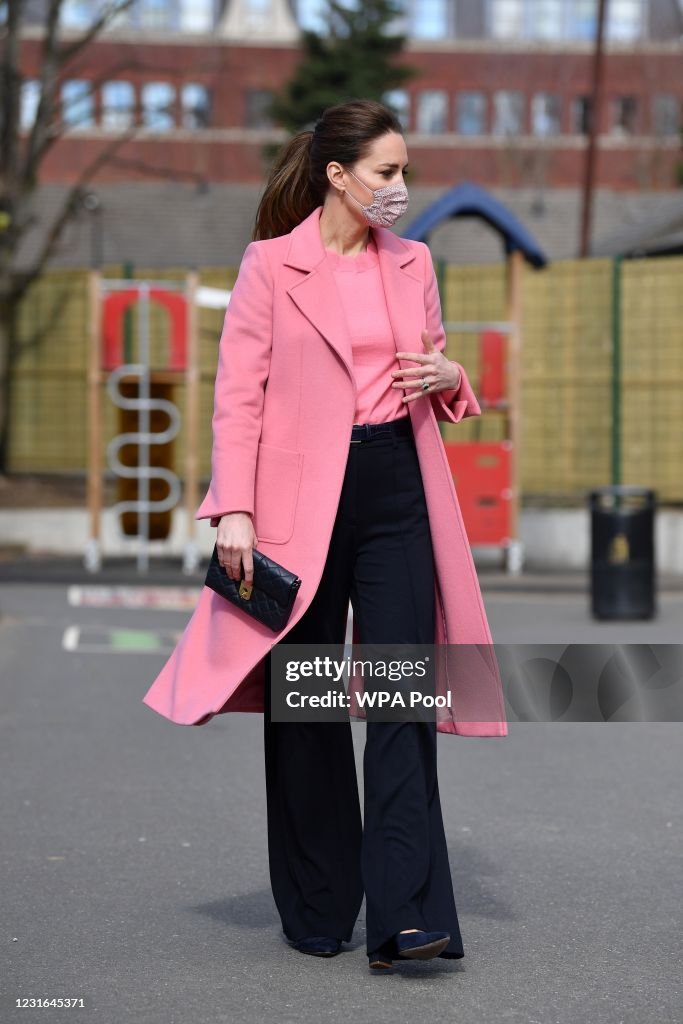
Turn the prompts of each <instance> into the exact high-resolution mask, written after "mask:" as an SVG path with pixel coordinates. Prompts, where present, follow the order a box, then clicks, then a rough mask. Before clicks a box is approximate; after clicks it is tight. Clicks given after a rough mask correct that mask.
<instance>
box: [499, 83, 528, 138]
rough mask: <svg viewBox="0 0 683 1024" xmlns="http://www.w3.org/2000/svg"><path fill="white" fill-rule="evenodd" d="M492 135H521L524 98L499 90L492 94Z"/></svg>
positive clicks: (517, 93)
mask: <svg viewBox="0 0 683 1024" xmlns="http://www.w3.org/2000/svg"><path fill="white" fill-rule="evenodd" d="M493 102H494V116H493V134H494V135H521V134H522V132H523V130H524V96H523V95H522V93H521V92H508V91H506V90H501V91H499V92H496V93H494V96H493Z"/></svg>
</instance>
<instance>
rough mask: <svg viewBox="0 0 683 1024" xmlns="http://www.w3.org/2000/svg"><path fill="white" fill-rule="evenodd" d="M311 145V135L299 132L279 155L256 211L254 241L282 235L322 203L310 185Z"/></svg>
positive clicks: (311, 133)
mask: <svg viewBox="0 0 683 1024" xmlns="http://www.w3.org/2000/svg"><path fill="white" fill-rule="evenodd" d="M312 144H313V132H312V131H300V132H297V134H296V135H294V136H293V137H292V138H291V139H290V140H289V142H288V143H287V144H286V145H285V146H284V147H283V149H282V151H281V152H280V153H279V155H278V157H277V159H276V161H275V163H274V165H273V168H272V170H271V172H270V177H269V179H268V184H267V185H266V189H265V192H264V193H263V195H262V196H261V201H260V203H259V206H258V210H257V211H256V223H255V227H254V234H253V236H252V237H253V240H254V241H255V240H257V239H260V238H276V237H277V236H278V235H286V234H287V233H288V232H289V231H291V230H292V228H293V227H296V225H297V224H300V223H301V221H302V220H304V218H305V217H307V216H308V215H309V213H312V212H313V210H314V209H315V208H316V206H319V205H320V203H321V202H322V201H323V197H322V196H320V197H318V196H317V195H316V194H315V190H314V188H313V185H312V182H311V146H312Z"/></svg>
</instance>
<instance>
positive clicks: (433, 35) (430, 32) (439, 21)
mask: <svg viewBox="0 0 683 1024" xmlns="http://www.w3.org/2000/svg"><path fill="white" fill-rule="evenodd" d="M448 6H449V5H448V3H447V0H412V2H411V3H410V4H409V12H408V18H409V21H408V35H410V36H412V37H413V38H415V39H444V38H447V37H448V36H450V35H451V29H450V25H449V22H448Z"/></svg>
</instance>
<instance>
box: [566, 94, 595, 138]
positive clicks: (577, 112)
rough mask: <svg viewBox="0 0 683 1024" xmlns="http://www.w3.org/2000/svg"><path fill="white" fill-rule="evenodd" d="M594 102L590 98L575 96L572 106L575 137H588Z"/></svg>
mask: <svg viewBox="0 0 683 1024" xmlns="http://www.w3.org/2000/svg"><path fill="white" fill-rule="evenodd" d="M592 109H593V102H592V99H591V97H590V96H575V97H574V98H573V99H572V106H571V131H572V134H573V135H588V132H589V131H590V119H591V112H592Z"/></svg>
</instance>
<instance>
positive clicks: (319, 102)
mask: <svg viewBox="0 0 683 1024" xmlns="http://www.w3.org/2000/svg"><path fill="white" fill-rule="evenodd" d="M402 13H403V4H402V3H400V2H396V0H365V2H363V0H357V5H356V4H354V5H353V6H349V5H348V3H340V2H339V0H329V3H328V6H327V10H326V13H325V18H324V21H325V28H326V31H325V32H324V33H320V34H319V33H317V32H313V31H311V30H309V29H304V30H303V31H302V40H301V46H302V51H303V53H302V59H301V61H300V62H299V65H298V67H297V69H296V71H295V73H294V75H293V77H292V78H291V79H290V80H289V81H288V82H287V83H286V85H285V86H284V88H283V89H282V91H281V92H280V93H279V94H277V95H276V96H275V97H274V98H273V101H272V103H271V105H270V111H269V113H270V116H271V117H272V119H273V120H274V121H275V122H276V123H277V124H279V125H282V126H283V127H285V128H287V129H289V131H291V132H292V133H294V132H297V131H300V130H301V129H302V128H306V127H308V126H312V124H313V123H314V122H315V120H316V119H317V118H318V117H319V116H320V115H321V114H322V112H323V110H324V109H325V108H326V107H330V106H333V105H335V104H337V103H343V102H345V101H346V100H351V99H374V100H380V101H381V102H384V103H386V105H387V106H389V107H392V109H394V108H393V104H392V103H391V102H390V98H385V95H386V93H388V92H389V91H390V90H392V89H399V88H401V87H402V86H403V85H404V84H405V83H406V82H408V81H409V80H410V79H412V78H413V77H415V76H416V75H418V74H419V73H420V72H419V69H418V68H415V67H411V66H409V65H406V64H404V63H400V64H399V63H395V58H396V57H397V56H398V55H399V54H400V53H401V51H402V50H403V47H404V44H405V41H406V36H405V35H402V34H400V33H398V32H395V31H393V26H392V23H394V24H395V22H396V20H397V19H398V18H399V17H400V16H401V15H402ZM397 112H398V111H397ZM277 148H279V147H278V146H275V147H271V146H268V147H266V149H265V153H264V155H265V156H266V158H267V159H270V158H272V155H273V152H274V151H275V150H277Z"/></svg>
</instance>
